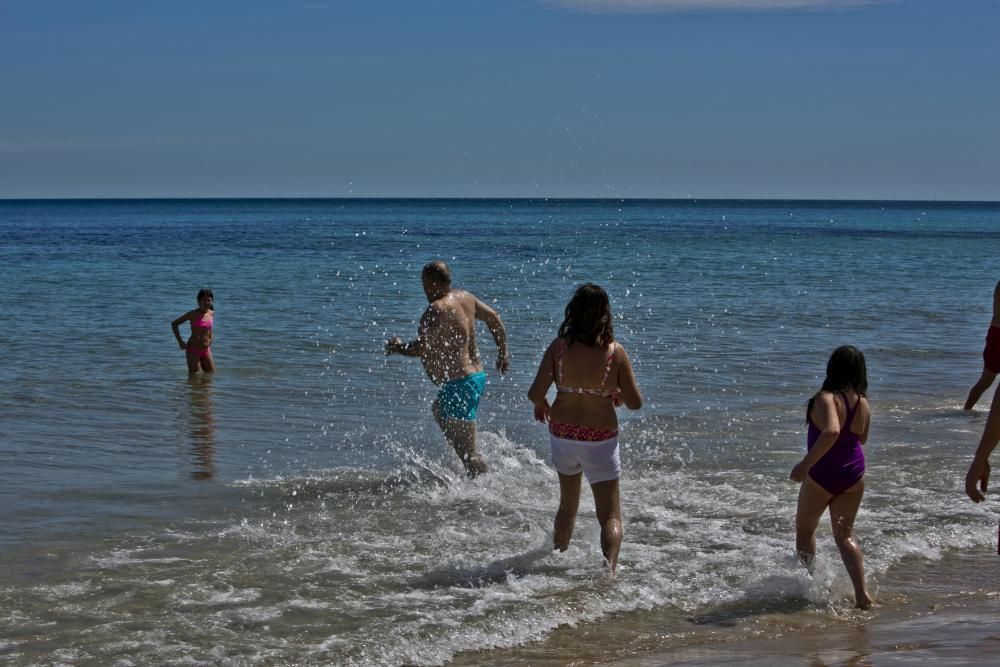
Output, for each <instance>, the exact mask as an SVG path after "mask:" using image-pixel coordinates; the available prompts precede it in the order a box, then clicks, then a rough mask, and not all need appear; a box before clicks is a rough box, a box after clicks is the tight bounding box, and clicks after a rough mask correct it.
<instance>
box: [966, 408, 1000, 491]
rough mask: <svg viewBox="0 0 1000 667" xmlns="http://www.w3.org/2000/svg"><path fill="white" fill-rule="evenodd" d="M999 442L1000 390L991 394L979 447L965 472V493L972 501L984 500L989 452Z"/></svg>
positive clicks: (988, 477)
mask: <svg viewBox="0 0 1000 667" xmlns="http://www.w3.org/2000/svg"><path fill="white" fill-rule="evenodd" d="M997 442H1000V391H998V392H996V393H995V394H993V403H992V404H991V405H990V413H989V415H987V417H986V426H984V427H983V436H982V437H981V438H980V439H979V447H977V448H976V454H975V456H974V457H973V458H972V465H970V466H969V472H967V473H966V474H965V494H966V495H967V496H969V498H971V499H972V501H973V502H976V503H981V502H982V501H984V500H986V496H985V495H984V494H985V493H986V487H987V485H988V484H989V481H990V454H992V453H993V450H994V449H995V448H996V446H997Z"/></svg>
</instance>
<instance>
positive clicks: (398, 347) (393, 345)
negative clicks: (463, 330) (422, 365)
mask: <svg viewBox="0 0 1000 667" xmlns="http://www.w3.org/2000/svg"><path fill="white" fill-rule="evenodd" d="M439 319H440V318H439V317H438V312H437V310H436V309H435V308H434V306H428V307H427V309H426V310H425V311H424V314H423V315H421V316H420V324H419V325H418V326H417V337H416V338H415V339H414V340H411V341H410V342H409V343H404V342H403V340H402V339H401V338H400V337H399V336H393V337H392V338H390V339H389V340H387V341H386V343H385V353H386V354H401V355H403V356H404V357H422V356H424V349H425V348H426V346H427V342H426V341H427V340H429V339H430V337H431V335H432V334H433V333H434V327H435V326H436V324H437V322H438V321H439Z"/></svg>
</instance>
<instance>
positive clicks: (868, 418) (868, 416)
mask: <svg viewBox="0 0 1000 667" xmlns="http://www.w3.org/2000/svg"><path fill="white" fill-rule="evenodd" d="M859 400H861V401H863V402H864V406H865V430H864V431H862V433H861V444H862V445H867V444H868V429H869V428H871V425H872V408H871V405H869V404H868V399H867V398H865V397H864V396H862V397H861V398H860V399H859Z"/></svg>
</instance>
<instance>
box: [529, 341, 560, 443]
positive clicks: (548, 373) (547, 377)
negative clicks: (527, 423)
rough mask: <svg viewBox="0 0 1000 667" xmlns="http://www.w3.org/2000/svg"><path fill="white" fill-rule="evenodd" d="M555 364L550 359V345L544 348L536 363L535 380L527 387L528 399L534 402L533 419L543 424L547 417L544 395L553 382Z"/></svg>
mask: <svg viewBox="0 0 1000 667" xmlns="http://www.w3.org/2000/svg"><path fill="white" fill-rule="evenodd" d="M555 379H556V376H555V364H554V362H553V359H552V345H549V347H548V348H547V349H546V350H545V354H543V355H542V360H541V362H539V364H538V372H537V373H535V380H534V382H532V383H531V388H529V389H528V400H530V401H531V402H532V403H534V404H535V420H536V421H540V422H542V423H543V424H544V423H545V422H546V421H548V419H549V400H548V399H547V398H546V397H545V395H546V394H548V392H549V387H550V386H552V383H553V382H555Z"/></svg>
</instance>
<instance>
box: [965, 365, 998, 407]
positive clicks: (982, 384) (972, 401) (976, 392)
mask: <svg viewBox="0 0 1000 667" xmlns="http://www.w3.org/2000/svg"><path fill="white" fill-rule="evenodd" d="M994 378H996V373H994V372H993V371H990V370H988V369H986V368H983V373H982V375H980V376H979V379H978V380H977V381H976V384H974V385H972V389H970V390H969V397H968V398H967V399H965V409H966V410H971V409H972V408H973V407H974V406H975V405H976V403H977V402H978V401H979V397H980V396H982V395H983V392H984V391H986V390H987V389H989V388H990V385H991V384H993V379H994Z"/></svg>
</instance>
